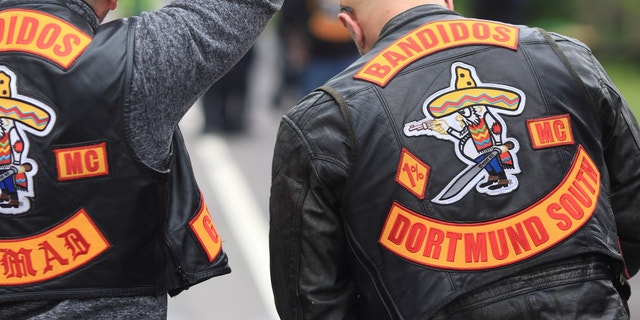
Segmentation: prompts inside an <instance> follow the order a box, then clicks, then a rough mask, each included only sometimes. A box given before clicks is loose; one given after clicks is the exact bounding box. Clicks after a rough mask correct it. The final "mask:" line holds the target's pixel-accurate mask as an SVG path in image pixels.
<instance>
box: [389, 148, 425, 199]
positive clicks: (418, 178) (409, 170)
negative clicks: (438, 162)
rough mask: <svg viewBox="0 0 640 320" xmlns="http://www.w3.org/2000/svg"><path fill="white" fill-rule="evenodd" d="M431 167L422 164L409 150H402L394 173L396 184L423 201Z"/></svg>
mask: <svg viewBox="0 0 640 320" xmlns="http://www.w3.org/2000/svg"><path fill="white" fill-rule="evenodd" d="M430 172H431V167H429V166H428V165H427V164H425V163H424V162H422V161H421V160H420V159H419V158H418V157H416V156H415V155H413V154H412V153H411V152H409V150H407V149H405V148H403V149H402V155H401V156H400V163H399V164H398V172H397V173H396V182H397V183H398V184H400V185H401V186H403V187H404V188H406V189H407V190H409V192H411V193H413V194H414V195H415V196H416V197H418V198H419V199H424V195H425V191H426V190H427V181H428V180H429V173H430Z"/></svg>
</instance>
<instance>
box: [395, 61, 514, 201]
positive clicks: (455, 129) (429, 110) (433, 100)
mask: <svg viewBox="0 0 640 320" xmlns="http://www.w3.org/2000/svg"><path fill="white" fill-rule="evenodd" d="M524 105H525V95H524V93H523V92H522V91H520V90H519V89H516V88H513V87H509V86H505V85H498V84H490V83H482V82H481V81H480V80H479V78H478V75H477V73H476V70H475V68H474V67H473V66H470V65H467V64H464V63H461V62H456V63H454V64H453V65H452V66H451V85H450V87H448V88H445V89H442V90H440V91H438V92H436V93H435V94H433V95H432V96H430V97H429V98H427V100H426V101H425V103H424V105H423V113H424V115H425V118H424V119H421V120H417V121H412V122H409V123H406V124H405V126H404V134H405V135H406V136H408V137H419V136H429V137H433V138H436V139H440V140H445V141H449V142H451V143H452V144H453V146H454V147H453V151H454V153H455V155H456V157H457V158H458V160H460V161H461V162H462V163H464V164H466V165H467V167H466V168H465V169H464V170H462V171H461V172H460V173H458V174H457V175H456V176H455V177H453V178H452V179H451V182H450V183H449V184H448V185H447V186H446V187H445V188H444V189H443V190H442V191H441V192H440V193H439V194H438V195H437V196H436V197H435V198H433V199H431V201H432V202H434V203H439V204H451V203H455V202H457V201H459V200H460V199H462V197H464V196H465V195H466V194H467V193H468V192H469V191H471V190H472V189H473V188H474V187H475V189H476V191H477V192H480V193H484V194H488V195H492V196H493V195H500V194H505V193H509V192H511V191H513V190H515V189H516V188H517V187H518V179H517V177H516V174H519V173H520V166H519V163H518V158H517V153H518V150H519V143H518V141H517V140H516V139H514V138H512V137H509V135H508V132H507V131H508V130H507V129H508V128H507V125H506V123H505V122H504V120H503V119H502V117H501V116H500V115H501V114H504V115H508V116H514V115H518V114H520V113H521V112H522V111H523V110H524Z"/></svg>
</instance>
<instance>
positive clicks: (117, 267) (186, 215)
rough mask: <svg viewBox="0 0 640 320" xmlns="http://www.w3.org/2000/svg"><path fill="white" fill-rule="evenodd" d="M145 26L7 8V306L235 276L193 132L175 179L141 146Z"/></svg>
mask: <svg viewBox="0 0 640 320" xmlns="http://www.w3.org/2000/svg"><path fill="white" fill-rule="evenodd" d="M134 23H135V20H134V19H128V20H127V19H125V20H117V21H114V22H111V23H108V24H105V25H103V26H101V27H100V28H99V29H98V30H97V31H96V32H95V33H94V31H93V30H92V29H91V28H90V26H89V25H88V24H87V23H86V22H85V21H84V20H83V19H82V18H81V17H79V16H77V15H76V14H75V13H73V12H72V11H71V10H69V8H67V7H66V6H64V4H63V3H62V2H59V1H38V2H34V1H7V2H4V5H3V6H2V7H1V8H0V29H1V31H0V34H1V35H2V36H0V37H2V38H1V39H0V43H1V44H0V48H2V49H1V50H0V89H1V90H0V118H1V121H2V122H1V127H2V128H1V132H0V134H2V138H0V149H2V150H0V159H2V160H0V191H2V193H1V195H0V213H1V214H0V270H1V272H0V301H9V300H24V299H38V298H45V297H46V298H48V299H51V298H74V297H75V298H79V297H98V296H124V295H149V294H162V293H163V292H166V291H169V292H170V293H171V294H177V293H179V292H180V291H181V290H183V289H185V288H188V286H190V285H193V284H195V283H198V282H200V281H203V280H205V279H208V278H210V277H212V276H216V275H220V274H224V273H228V272H230V269H229V268H228V266H227V257H226V255H225V253H224V252H223V251H222V248H221V240H220V238H219V236H218V234H217V233H216V231H215V227H214V225H213V222H212V220H211V216H210V214H209V212H208V210H207V209H206V206H205V204H204V202H203V201H202V197H201V194H200V192H199V189H198V186H197V184H196V181H195V178H194V176H193V173H192V170H191V165H190V162H189V158H188V155H187V153H186V150H185V148H184V144H183V142H182V138H181V136H180V134H179V132H176V134H175V137H174V143H173V155H172V157H171V163H170V169H169V170H167V171H165V172H158V171H155V170H153V169H151V168H149V167H147V166H145V165H144V164H142V163H141V162H140V161H139V160H138V159H137V158H136V157H135V156H134V155H133V152H132V150H131V146H130V145H129V144H128V141H129V140H128V139H127V138H126V136H125V130H124V121H125V115H124V114H123V106H125V105H126V104H127V103H128V101H126V100H125V99H124V97H126V96H127V90H128V89H129V88H130V86H131V85H130V81H131V70H132V66H131V65H132V58H131V50H130V49H131V44H132V38H131V37H130V30H131V27H130V26H131V25H132V24H134Z"/></svg>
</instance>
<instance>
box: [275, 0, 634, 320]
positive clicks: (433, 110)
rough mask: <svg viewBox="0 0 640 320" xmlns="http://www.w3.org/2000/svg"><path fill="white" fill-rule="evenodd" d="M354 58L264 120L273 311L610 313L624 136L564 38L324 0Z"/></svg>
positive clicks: (615, 308) (628, 196)
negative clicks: (332, 7)
mask: <svg viewBox="0 0 640 320" xmlns="http://www.w3.org/2000/svg"><path fill="white" fill-rule="evenodd" d="M340 5H341V7H342V8H341V11H342V12H341V13H340V14H339V18H340V20H341V21H342V22H343V23H344V24H345V26H346V27H347V29H349V31H350V32H351V34H352V36H353V39H354V41H355V43H356V45H357V47H358V48H359V51H360V52H361V53H362V55H363V56H362V57H361V58H360V59H359V60H357V61H356V62H354V63H353V64H352V65H350V66H349V67H347V68H346V69H345V70H344V71H343V72H341V73H340V74H338V75H337V76H336V77H334V78H332V79H331V80H329V81H328V82H327V83H326V85H325V86H322V87H321V88H320V89H319V90H317V91H314V92H312V93H311V94H309V95H307V96H306V97H305V98H304V99H303V100H302V101H300V102H299V103H298V104H297V105H296V106H294V107H293V108H292V109H291V110H289V111H288V112H287V113H286V114H285V115H284V116H283V118H282V121H281V124H280V128H279V132H278V134H277V140H276V145H275V150H274V156H273V163H272V186H271V199H270V240H269V245H270V255H271V281H272V287H273V293H274V297H275V305H276V307H277V310H278V313H279V314H280V317H281V318H282V319H367V320H371V319H435V320H467V319H514V320H516V319H517V320H520V319H599V320H602V319H610V320H613V319H618V320H619V319H629V312H628V306H627V299H628V298H629V295H630V288H629V284H628V282H627V278H629V277H631V276H633V275H635V274H636V273H637V272H638V269H639V268H640V212H639V211H638V209H639V208H640V166H638V165H637V164H638V162H639V161H640V145H639V143H640V129H639V128H638V123H637V121H636V119H635V118H634V116H633V115H632V113H631V111H630V109H629V106H628V104H627V102H626V101H625V99H624V98H623V96H622V95H621V93H620V92H619V91H618V89H617V88H616V86H615V85H614V84H613V83H612V81H611V79H610V78H609V77H608V75H607V73H606V72H605V70H604V69H603V68H602V66H601V65H600V63H599V62H598V60H597V59H596V58H595V57H594V56H593V55H592V53H591V51H590V50H589V48H588V47H587V46H586V45H584V44H583V43H581V42H579V41H577V40H575V39H572V38H569V37H566V36H563V35H559V34H556V33H547V32H545V31H544V30H541V29H537V28H529V27H526V26H515V25H511V24H506V23H502V22H496V21H489V20H478V19H467V18H465V17H463V16H461V15H460V14H458V13H456V12H455V11H453V7H454V6H453V1H452V0H417V1H414V0H399V1H387V0H341V1H340Z"/></svg>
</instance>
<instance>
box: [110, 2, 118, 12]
mask: <svg viewBox="0 0 640 320" xmlns="http://www.w3.org/2000/svg"><path fill="white" fill-rule="evenodd" d="M117 6H118V0H109V10H115V9H116V7H117Z"/></svg>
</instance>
